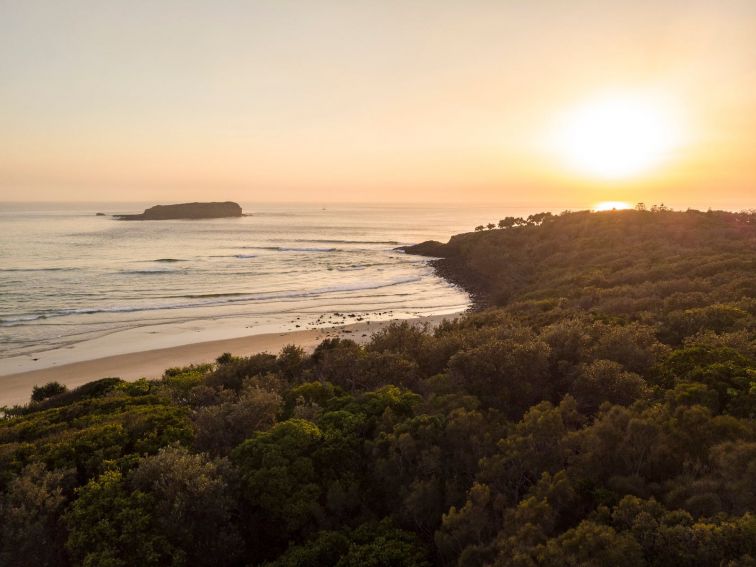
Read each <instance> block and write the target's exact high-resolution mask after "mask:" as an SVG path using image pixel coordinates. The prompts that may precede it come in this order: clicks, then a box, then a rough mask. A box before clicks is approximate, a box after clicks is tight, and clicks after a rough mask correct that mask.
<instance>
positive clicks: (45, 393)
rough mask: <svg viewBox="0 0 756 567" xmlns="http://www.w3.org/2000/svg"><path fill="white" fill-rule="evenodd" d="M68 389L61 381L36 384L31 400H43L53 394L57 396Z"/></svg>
mask: <svg viewBox="0 0 756 567" xmlns="http://www.w3.org/2000/svg"><path fill="white" fill-rule="evenodd" d="M67 391H68V388H67V387H66V386H64V385H63V384H61V383H60V382H48V383H47V384H45V385H44V386H34V388H32V395H31V401H32V402H41V401H42V400H46V399H47V398H52V397H53V396H57V395H58V394H62V393H64V392H67Z"/></svg>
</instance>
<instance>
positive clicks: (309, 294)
mask: <svg viewBox="0 0 756 567" xmlns="http://www.w3.org/2000/svg"><path fill="white" fill-rule="evenodd" d="M422 280H423V276H404V277H399V278H394V279H391V280H386V281H380V282H364V283H355V284H346V285H335V286H327V287H321V288H317V289H313V290H309V291H293V290H291V291H276V292H263V293H256V294H238V293H228V294H207V295H206V296H204V297H206V298H207V299H208V300H207V301H193V302H182V303H168V304H163V305H142V306H137V305H133V306H119V307H99V308H98V307H84V308H71V309H58V310H54V311H50V312H47V313H43V314H33V315H24V316H17V317H6V318H4V319H0V327H8V326H14V325H18V324H23V323H24V322H25V321H35V320H38V319H48V318H52V317H65V316H71V315H94V314H98V313H134V312H141V311H160V310H173V309H191V308H198V307H211V306H214V305H226V304H233V303H245V302H249V303H253V302H264V301H285V300H290V299H301V298H318V297H321V296H328V295H329V294H335V293H344V292H353V291H367V290H373V289H381V288H387V287H393V286H398V285H404V284H408V283H415V282H419V281H422ZM180 297H185V298H187V299H201V298H202V297H203V296H197V295H189V296H180Z"/></svg>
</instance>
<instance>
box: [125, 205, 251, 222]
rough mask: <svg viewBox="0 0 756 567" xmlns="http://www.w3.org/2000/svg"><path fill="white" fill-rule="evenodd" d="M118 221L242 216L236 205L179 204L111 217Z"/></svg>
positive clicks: (239, 208)
mask: <svg viewBox="0 0 756 567" xmlns="http://www.w3.org/2000/svg"><path fill="white" fill-rule="evenodd" d="M113 216H114V217H115V218H117V219H118V220H172V219H219V218H226V217H240V216H242V208H241V207H240V206H239V204H238V203H234V202H232V201H225V202H223V203H180V204H178V205H155V206H154V207H150V208H149V209H145V211H144V212H143V213H142V214H141V215H113Z"/></svg>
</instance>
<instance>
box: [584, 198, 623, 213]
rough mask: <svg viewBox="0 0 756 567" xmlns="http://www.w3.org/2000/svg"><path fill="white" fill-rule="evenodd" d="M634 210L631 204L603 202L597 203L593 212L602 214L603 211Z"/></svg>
mask: <svg viewBox="0 0 756 567" xmlns="http://www.w3.org/2000/svg"><path fill="white" fill-rule="evenodd" d="M632 208H633V206H632V205H631V204H630V203H626V202H625V201H602V202H600V203H596V205H595V206H594V207H593V209H591V210H593V211H594V212H596V213H600V212H602V211H623V210H625V209H632Z"/></svg>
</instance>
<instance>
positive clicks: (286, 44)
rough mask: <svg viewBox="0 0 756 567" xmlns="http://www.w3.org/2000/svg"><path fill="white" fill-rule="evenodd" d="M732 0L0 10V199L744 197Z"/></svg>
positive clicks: (748, 47) (741, 77)
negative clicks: (715, 0)
mask: <svg viewBox="0 0 756 567" xmlns="http://www.w3.org/2000/svg"><path fill="white" fill-rule="evenodd" d="M753 37H756V3H754V2H753V1H752V0H722V1H719V2H711V1H707V0H690V1H685V2H683V1H681V0H658V1H656V2H650V1H642V2H638V1H630V0H611V1H605V2H599V1H596V0H575V1H572V2H560V1H556V0H536V1H533V2H527V3H519V2H494V1H487V0H481V1H477V2H467V3H456V2H451V1H435V2H432V1H426V0H423V1H418V2H413V3H400V2H388V3H375V4H371V5H368V4H363V3H354V2H347V1H333V0H324V1H322V2H317V3H307V4H304V3H297V2H293V1H288V0H279V1H277V2H250V3H241V2H239V3H237V2H220V3H217V2H209V1H195V2H190V3H185V2H178V1H166V2H161V3H159V4H157V3H150V2H129V3H126V2H98V3H93V2H85V1H79V0H73V1H71V2H66V3H56V2H50V1H39V0H30V1H25V2H2V3H0V46H1V47H0V125H1V126H2V127H1V128H0V201H103V200H104V201H111V200H115V201H123V200H133V201H150V202H155V203H158V202H171V201H174V202H181V201H191V200H226V199H232V200H237V201H247V202H250V201H291V202H338V201H347V202H376V203H395V202H407V203H419V202H420V203H422V202H437V203H453V202H461V201H465V202H477V203H484V202H498V203H502V202H506V203H511V204H512V205H517V204H523V205H524V204H530V203H554V204H555V206H558V205H561V204H563V203H569V204H571V203H585V206H586V208H588V207H590V206H592V204H594V203H597V202H602V201H626V202H628V203H635V202H639V201H644V202H646V203H661V202H665V203H672V204H674V203H679V204H681V205H682V206H685V205H689V206H698V207H706V206H711V207H714V208H718V207H721V208H751V207H754V206H756V202H755V201H754V195H755V194H756V192H755V191H754V177H756V170H754V167H753V164H754V163H756V42H754V41H753Z"/></svg>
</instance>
